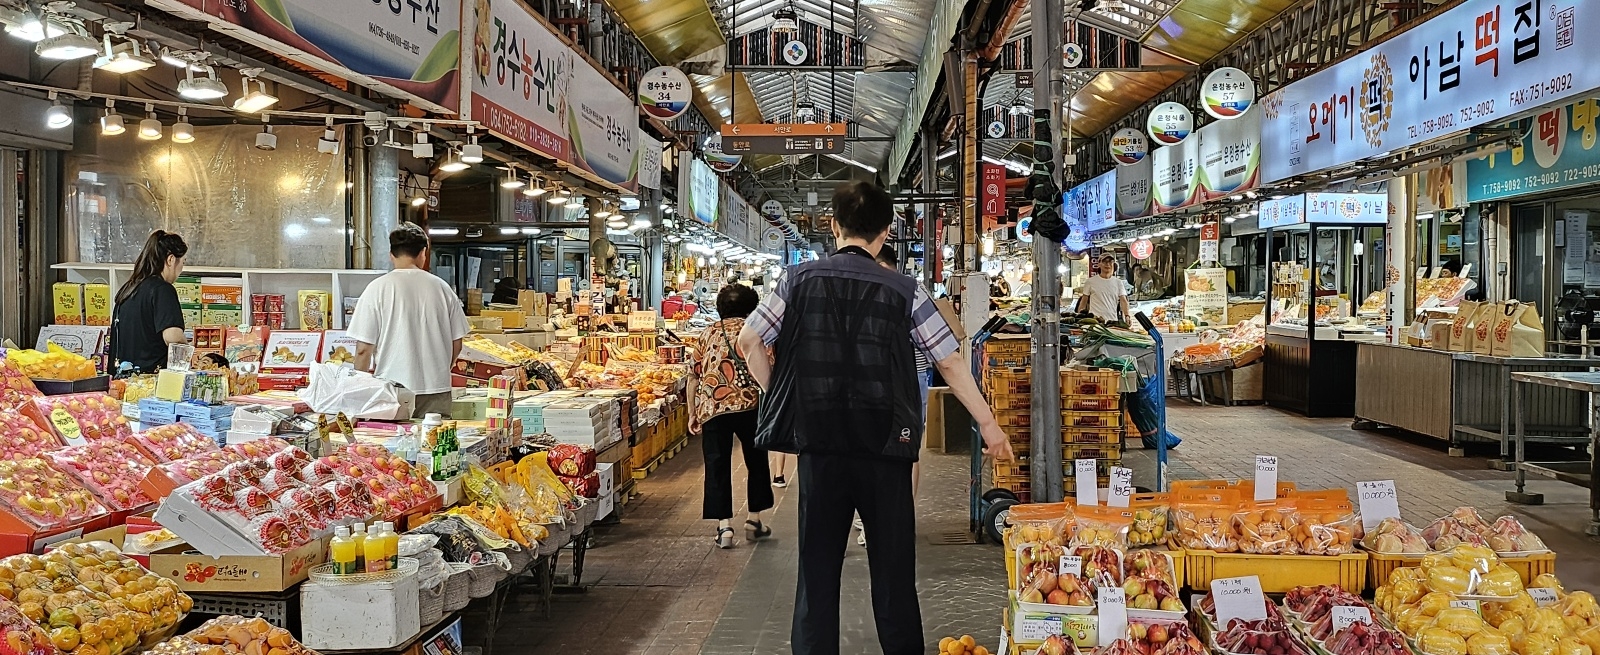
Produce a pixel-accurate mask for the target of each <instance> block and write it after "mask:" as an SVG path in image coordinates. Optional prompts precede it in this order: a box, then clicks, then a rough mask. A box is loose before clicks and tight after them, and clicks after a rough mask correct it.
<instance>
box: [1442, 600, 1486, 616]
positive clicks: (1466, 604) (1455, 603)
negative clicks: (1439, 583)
mask: <svg viewBox="0 0 1600 655" xmlns="http://www.w3.org/2000/svg"><path fill="white" fill-rule="evenodd" d="M1450 606H1451V607H1459V608H1461V609H1468V610H1472V611H1474V612H1477V613H1479V614H1482V613H1483V604H1482V603H1479V602H1478V601H1475V600H1452V601H1450Z"/></svg>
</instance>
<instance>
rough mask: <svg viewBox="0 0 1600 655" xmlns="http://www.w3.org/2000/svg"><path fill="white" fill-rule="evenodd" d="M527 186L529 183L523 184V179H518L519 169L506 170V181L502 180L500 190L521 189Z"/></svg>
mask: <svg viewBox="0 0 1600 655" xmlns="http://www.w3.org/2000/svg"><path fill="white" fill-rule="evenodd" d="M527 185H528V183H527V182H523V181H522V178H520V177H517V169H515V168H508V169H506V177H505V179H503V180H500V188H502V189H521V188H522V187H525V186H527Z"/></svg>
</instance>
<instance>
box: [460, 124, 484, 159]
mask: <svg viewBox="0 0 1600 655" xmlns="http://www.w3.org/2000/svg"><path fill="white" fill-rule="evenodd" d="M467 135H468V136H471V137H472V143H468V144H467V145H464V146H461V161H464V162H467V163H468V164H481V163H483V146H480V145H478V136H477V135H476V134H473V133H472V128H470V127H469V128H467Z"/></svg>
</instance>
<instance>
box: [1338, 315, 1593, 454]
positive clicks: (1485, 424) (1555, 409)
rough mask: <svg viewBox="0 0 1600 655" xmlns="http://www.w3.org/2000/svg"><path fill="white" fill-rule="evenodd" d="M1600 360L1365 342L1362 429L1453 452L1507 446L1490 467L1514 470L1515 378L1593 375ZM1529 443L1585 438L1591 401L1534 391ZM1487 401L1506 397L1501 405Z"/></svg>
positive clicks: (1359, 400) (1359, 388)
mask: <svg viewBox="0 0 1600 655" xmlns="http://www.w3.org/2000/svg"><path fill="white" fill-rule="evenodd" d="M1596 366H1600V359H1588V358H1582V357H1576V356H1573V355H1550V356H1546V357H1496V356H1493V355H1480V354H1477V353H1457V352H1448V351H1443V350H1435V349H1432V348H1418V347H1415V346H1405V345H1398V344H1389V343H1379V342H1362V343H1361V344H1360V346H1359V351H1358V352H1357V356H1356V385H1355V389H1356V407H1355V417H1356V423H1355V427H1357V428H1365V427H1372V426H1374V425H1388V426H1393V427H1397V428H1400V429H1402V430H1406V431H1409V432H1415V433H1417V434H1422V435H1427V436H1430V437H1433V438H1435V439H1443V440H1445V441H1448V442H1449V444H1450V454H1451V455H1453V456H1457V457H1459V456H1461V455H1462V454H1464V451H1463V448H1462V444H1463V443H1466V442H1489V443H1498V444H1499V445H1500V457H1499V458H1498V459H1495V460H1491V461H1490V467H1491V468H1496V469H1499V470H1506V471H1509V470H1511V466H1510V464H1509V462H1510V461H1511V448H1512V436H1511V435H1512V430H1511V421H1512V412H1511V396H1512V393H1511V376H1512V375H1513V374H1515V373H1520V372H1552V371H1587V370H1589V369H1590V368H1592V367H1596ZM1529 394H1530V395H1529V396H1528V404H1527V405H1526V411H1527V416H1526V418H1527V421H1528V431H1529V433H1528V434H1526V435H1525V438H1526V439H1527V440H1528V441H1531V442H1535V443H1555V444H1562V443H1570V442H1571V440H1572V438H1573V437H1574V436H1575V435H1581V434H1582V433H1583V428H1582V427H1581V426H1582V424H1583V421H1584V418H1585V416H1586V414H1587V412H1588V398H1587V397H1586V396H1585V395H1584V394H1582V393H1578V392H1576V391H1572V390H1570V389H1557V388H1551V387H1546V388H1541V389H1535V390H1530V391H1529ZM1485 399H1498V400H1499V402H1494V401H1488V402H1485Z"/></svg>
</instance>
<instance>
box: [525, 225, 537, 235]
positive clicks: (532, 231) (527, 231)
mask: <svg viewBox="0 0 1600 655" xmlns="http://www.w3.org/2000/svg"><path fill="white" fill-rule="evenodd" d="M522 233H523V234H526V235H528V236H534V235H537V234H538V233H539V228H536V227H525V228H522Z"/></svg>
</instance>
